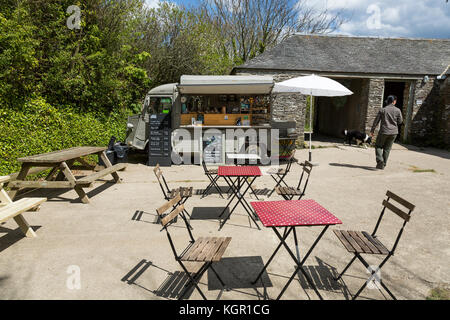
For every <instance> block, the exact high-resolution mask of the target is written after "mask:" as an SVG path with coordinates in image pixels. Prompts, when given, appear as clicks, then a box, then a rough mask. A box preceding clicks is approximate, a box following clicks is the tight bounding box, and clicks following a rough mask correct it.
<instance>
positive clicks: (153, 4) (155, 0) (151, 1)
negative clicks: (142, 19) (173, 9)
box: [145, 0, 160, 8]
mask: <svg viewBox="0 0 450 320" xmlns="http://www.w3.org/2000/svg"><path fill="white" fill-rule="evenodd" d="M159 3H160V2H159V0H145V4H146V5H147V7H149V8H157V7H159Z"/></svg>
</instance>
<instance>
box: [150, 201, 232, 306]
mask: <svg viewBox="0 0 450 320" xmlns="http://www.w3.org/2000/svg"><path fill="white" fill-rule="evenodd" d="M180 200H181V197H180V195H178V196H176V197H175V198H173V199H172V200H170V201H169V202H167V203H165V204H164V205H163V206H161V207H160V208H159V209H157V210H156V212H157V213H158V215H159V216H160V217H161V219H160V221H161V225H162V226H163V229H164V230H166V234H167V238H168V240H169V243H170V247H171V248H172V251H173V254H174V256H175V260H176V261H177V262H178V263H179V264H180V266H181V268H182V269H183V271H184V272H185V273H186V275H187V276H188V277H189V282H188V283H186V285H185V287H184V290H183V291H182V293H181V294H180V296H179V297H178V299H179V300H181V299H182V298H183V296H184V295H185V294H186V292H187V291H188V290H189V289H190V288H192V286H195V288H196V289H197V290H198V292H199V293H200V295H201V296H202V298H203V299H204V300H207V299H206V297H205V295H204V294H203V292H202V291H201V290H200V288H199V286H198V282H199V281H200V279H201V277H202V276H203V274H204V273H205V272H206V271H207V270H208V268H211V270H212V271H213V272H214V274H215V275H216V277H217V279H219V281H220V283H221V284H222V286H223V287H225V283H224V282H223V280H222V279H221V278H220V276H219V275H218V273H217V272H216V270H215V269H214V268H213V266H212V265H213V263H214V262H219V261H220V260H221V259H222V256H223V254H224V253H225V250H226V249H227V247H228V244H229V243H230V241H231V238H230V237H221V238H218V237H200V238H198V239H194V237H193V236H192V232H191V230H190V228H189V227H188V223H187V220H186V219H185V218H184V217H183V220H184V222H185V223H186V227H187V228H186V229H187V230H188V233H189V238H190V241H189V244H188V246H187V247H186V248H185V249H184V250H183V251H182V253H181V254H178V253H177V251H176V248H175V245H174V243H173V241H172V237H171V236H170V233H169V229H168V227H169V226H170V224H171V222H172V221H173V220H174V219H175V218H176V217H177V216H178V214H180V213H181V212H183V210H184V206H183V205H182V204H180ZM170 208H173V209H172V210H171V211H170V212H169V213H168V214H166V215H165V213H166V212H167V211H168V210H169V209H170ZM184 262H199V263H203V264H202V266H201V267H200V269H199V270H198V271H197V272H196V273H194V274H191V273H190V272H189V271H188V270H187V269H186V267H185V265H184Z"/></svg>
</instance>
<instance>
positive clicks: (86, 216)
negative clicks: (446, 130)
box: [0, 145, 450, 300]
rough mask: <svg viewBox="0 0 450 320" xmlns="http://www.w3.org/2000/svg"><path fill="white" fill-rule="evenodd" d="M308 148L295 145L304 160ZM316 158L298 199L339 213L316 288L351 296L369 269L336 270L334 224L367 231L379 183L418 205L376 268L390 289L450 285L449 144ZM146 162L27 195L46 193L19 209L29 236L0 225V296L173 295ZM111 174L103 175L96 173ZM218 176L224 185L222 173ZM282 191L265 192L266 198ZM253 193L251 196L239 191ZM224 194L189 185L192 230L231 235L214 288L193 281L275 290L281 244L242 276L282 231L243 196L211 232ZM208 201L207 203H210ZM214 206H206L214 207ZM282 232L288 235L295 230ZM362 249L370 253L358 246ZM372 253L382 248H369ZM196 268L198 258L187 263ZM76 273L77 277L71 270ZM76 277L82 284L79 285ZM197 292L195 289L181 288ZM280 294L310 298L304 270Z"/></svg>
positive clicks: (315, 256) (173, 275)
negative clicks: (378, 160) (100, 179)
mask: <svg viewBox="0 0 450 320" xmlns="http://www.w3.org/2000/svg"><path fill="white" fill-rule="evenodd" d="M307 157H308V150H298V151H297V153H296V158H297V159H299V161H303V160H305V159H307ZM313 162H316V163H318V164H319V165H318V166H316V167H314V168H313V171H312V173H311V178H310V183H309V186H308V189H307V194H306V196H305V199H314V200H316V201H317V202H319V203H320V204H321V205H322V206H324V207H325V208H326V209H328V210H329V211H330V212H332V213H333V214H334V215H335V216H336V217H338V218H339V219H340V220H342V222H343V224H342V225H338V226H332V227H330V229H329V230H328V231H327V233H326V234H325V235H324V237H323V238H322V240H321V241H320V242H319V244H318V245H317V247H316V248H315V250H314V251H313V252H312V254H311V256H310V257H309V259H308V260H307V262H306V266H307V267H306V270H307V271H308V273H309V274H310V275H311V277H312V278H313V281H314V283H315V284H316V286H317V287H318V289H319V291H320V293H321V294H322V296H323V297H324V299H333V300H339V299H351V297H352V294H354V293H356V291H357V290H358V289H359V287H360V286H361V285H362V284H363V283H364V282H365V281H366V280H367V279H368V277H369V274H368V272H367V271H366V269H365V268H364V267H363V265H362V264H361V263H360V262H359V261H355V263H354V264H353V265H352V267H351V268H350V269H349V270H348V271H347V273H346V275H345V276H344V277H343V278H342V280H340V281H338V282H336V281H334V280H333V275H336V274H337V273H338V272H340V271H341V270H342V269H343V267H344V266H345V265H346V263H347V262H348V261H349V260H350V259H351V258H352V255H351V254H350V253H348V252H347V250H345V248H344V247H343V246H342V245H341V243H340V241H339V240H338V239H337V238H336V236H335V235H334V233H333V232H332V230H333V229H336V228H337V229H344V230H365V231H368V232H369V233H370V232H372V230H373V228H374V226H375V223H376V221H377V219H378V216H379V214H380V211H381V208H382V206H381V203H382V200H383V199H384V198H385V193H386V191H387V190H391V191H392V192H394V193H396V194H398V195H399V196H401V197H404V198H405V199H406V200H408V201H410V202H411V203H413V204H415V205H416V209H415V211H414V212H413V214H412V217H411V221H410V222H409V223H408V224H407V226H406V228H405V231H404V234H403V236H402V239H401V241H400V243H399V245H398V247H397V251H396V254H395V256H393V257H392V258H391V259H390V260H389V262H388V263H387V264H386V265H385V266H384V267H383V269H382V271H381V277H382V279H383V280H384V281H385V283H386V285H387V286H388V287H389V288H390V289H391V291H392V292H393V293H394V294H395V295H396V296H397V298H399V299H425V298H426V296H427V295H428V294H429V292H430V290H431V289H432V288H435V287H448V286H449V285H450V268H449V265H450V246H449V244H450V232H449V231H450V212H449V208H450V200H449V199H450V197H449V195H450V179H449V178H450V153H449V152H446V151H442V150H436V149H418V148H407V147H405V146H401V145H395V147H394V149H393V150H392V152H391V156H390V160H389V163H388V165H387V167H386V169H385V170H383V171H379V170H375V169H374V166H375V159H374V150H373V149H362V148H356V147H348V146H341V145H329V146H328V147H327V148H316V149H315V150H313ZM152 169H153V168H152V167H147V166H145V165H143V164H130V165H129V166H128V168H127V170H126V171H124V172H119V175H120V177H121V178H123V183H121V184H111V183H109V182H108V183H97V184H95V186H94V188H93V189H92V190H90V192H89V193H88V195H89V197H90V198H91V203H90V204H87V205H86V204H82V203H81V202H79V201H78V200H77V195H76V193H75V191H65V192H59V193H55V192H52V191H49V190H36V191H33V192H31V193H28V194H26V196H29V197H34V196H45V197H48V198H49V199H48V201H47V202H46V203H44V204H43V205H42V207H41V210H40V211H38V212H28V213H25V217H26V219H27V220H28V222H29V223H30V224H31V225H32V226H33V227H34V229H35V231H36V233H37V235H38V237H37V238H24V237H23V236H22V234H21V233H20V230H19V229H18V227H17V225H16V224H15V222H14V221H13V220H10V221H8V222H7V223H5V224H2V225H1V226H0V288H1V290H0V299H176V298H177V296H178V295H179V293H180V290H181V287H182V284H183V283H184V282H183V281H185V280H186V279H185V278H184V277H183V276H182V274H181V273H180V272H181V268H180V267H179V265H178V263H177V262H176V261H175V259H174V256H173V254H172V251H171V249H170V246H169V242H168V241H167V237H166V234H165V232H164V231H163V232H160V230H161V226H160V225H159V224H155V220H156V211H155V209H156V208H157V207H159V206H161V205H162V204H163V203H164V201H163V198H162V192H161V190H160V188H159V185H158V183H157V181H156V178H155V176H154V174H153V171H152ZM162 170H163V172H164V175H165V177H166V179H167V180H168V184H169V186H171V187H173V188H175V187H178V186H193V187H194V190H201V189H203V188H205V187H206V185H207V184H208V181H207V178H206V177H205V175H204V174H203V170H202V168H201V166H194V165H192V166H172V167H170V168H162ZM300 172H301V167H300V166H298V165H296V164H295V165H293V169H292V172H291V173H290V174H289V176H288V177H287V179H286V180H287V182H288V184H290V185H293V186H295V185H296V184H297V182H298V178H299V175H300ZM105 178H106V179H105V181H108V180H109V179H110V177H105ZM220 185H223V186H226V184H225V181H223V180H222V181H221V183H220ZM254 186H255V187H256V189H259V190H263V189H264V188H267V189H271V188H273V186H274V181H273V180H272V179H271V178H270V177H269V176H263V177H261V178H259V179H257V180H256V182H255V184H254ZM260 198H261V199H263V200H280V199H281V198H280V197H278V196H277V195H276V193H274V194H273V195H272V197H271V198H267V197H266V196H264V195H261V196H260ZM247 199H248V200H249V201H254V200H255V199H254V196H253V195H251V196H248V197H247ZM226 203H227V201H226V200H224V199H222V198H220V197H219V195H218V194H211V195H209V196H208V197H206V198H204V199H200V196H199V195H194V196H193V197H192V198H191V199H189V200H188V201H187V203H186V208H187V210H188V212H192V220H191V224H192V226H193V228H194V230H193V234H194V237H196V238H197V237H200V236H217V237H223V236H230V237H232V238H233V239H232V241H231V243H230V245H229V246H228V249H227V250H226V252H225V254H224V258H223V259H222V261H221V262H220V263H218V264H217V265H216V270H217V271H218V272H219V274H220V275H221V276H222V278H223V280H224V281H225V283H226V284H227V289H226V290H222V288H221V286H220V283H219V282H218V281H217V279H216V278H215V276H214V274H212V273H210V272H207V273H205V275H204V276H203V277H202V279H201V280H200V288H201V289H202V291H203V292H204V293H205V295H206V296H207V297H208V299H218V298H219V299H243V300H246V299H252V300H254V299H275V298H276V297H277V295H278V294H279V292H280V290H281V288H282V287H283V286H284V284H285V283H286V281H287V280H288V278H289V277H290V275H291V273H292V272H293V271H294V262H293V260H292V259H291V257H290V256H289V255H288V253H287V252H286V250H284V249H281V250H280V251H279V253H278V254H277V256H276V257H275V259H274V261H273V262H272V264H271V265H270V266H269V268H268V270H267V273H265V274H264V275H263V278H262V280H261V281H259V282H257V283H256V284H255V285H252V284H251V281H252V280H253V279H254V278H255V277H256V275H257V274H258V273H259V271H260V269H261V268H262V266H263V265H264V263H265V262H266V261H267V260H268V259H269V257H270V255H271V254H272V252H273V250H274V249H275V247H276V246H277V245H278V243H279V241H278V239H277V238H276V236H275V234H274V232H273V231H272V230H271V229H267V228H264V227H263V226H262V225H261V223H260V222H258V223H259V224H260V226H261V230H258V229H257V228H256V227H255V226H254V225H253V224H252V223H250V221H249V218H248V216H247V214H246V213H245V211H244V210H243V209H242V207H240V206H238V209H237V211H236V212H235V213H234V214H233V215H232V216H231V219H230V220H229V221H228V222H227V224H226V225H225V226H224V227H223V228H222V229H221V230H220V231H219V230H218V227H219V220H218V219H217V210H218V209H214V208H218V207H223V206H225V204H226ZM208 208H210V209H208ZM211 208H212V209H211ZM402 222H403V220H402V219H400V218H399V217H398V216H396V215H395V214H393V213H389V212H387V214H386V215H385V220H384V223H382V224H381V226H380V231H379V237H380V239H381V240H382V241H383V243H384V244H385V245H386V246H387V247H388V248H389V249H390V248H391V247H392V245H393V240H394V238H395V236H396V235H397V233H398V231H399V230H400V228H401V225H402ZM321 229H322V228H321V227H310V228H298V229H297V234H298V236H299V241H300V255H303V254H305V252H306V250H307V249H308V248H309V247H310V246H311V244H312V243H313V241H314V240H315V239H316V237H317V235H318V234H319V233H320V231H321ZM171 234H172V236H173V237H174V239H175V244H176V246H177V248H178V250H179V252H181V251H182V250H183V249H184V248H185V246H186V245H187V243H188V234H187V230H186V228H184V224H183V222H182V220H181V219H178V222H177V223H175V224H174V225H173V226H172V227H171ZM288 243H289V244H290V245H292V246H293V240H292V238H289V241H288ZM366 256H367V255H366ZM367 258H368V261H369V262H370V263H371V264H374V265H375V264H378V263H380V262H381V259H382V258H381V257H380V256H373V257H367ZM189 267H190V268H193V270H194V269H195V268H196V267H197V265H195V264H189ZM78 280H79V281H78ZM78 285H79V286H78ZM187 297H188V298H189V299H200V298H201V297H200V295H199V294H198V292H197V291H196V290H191V291H190V292H189V294H188V295H187ZM360 298H361V299H381V300H383V299H389V296H388V295H387V293H386V292H384V291H380V290H378V289H376V288H375V289H369V288H366V289H365V290H364V291H363V292H362V294H361V296H360ZM283 299H298V300H306V299H318V298H317V296H316V295H315V293H314V291H313V290H312V289H311V288H310V287H309V286H308V284H307V283H306V281H305V279H304V278H303V276H301V275H300V276H299V277H296V279H295V280H294V281H293V282H292V283H291V285H290V286H289V288H288V289H287V291H286V292H285V293H284V296H283Z"/></svg>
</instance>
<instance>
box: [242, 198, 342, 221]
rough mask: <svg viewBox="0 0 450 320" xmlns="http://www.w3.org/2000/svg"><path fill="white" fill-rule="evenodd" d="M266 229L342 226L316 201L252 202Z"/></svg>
mask: <svg viewBox="0 0 450 320" xmlns="http://www.w3.org/2000/svg"><path fill="white" fill-rule="evenodd" d="M250 204H251V205H252V207H253V209H254V210H255V213H256V214H257V215H258V217H259V219H260V220H261V222H262V224H263V225H264V226H265V227H288V226H320V225H334V224H341V223H342V221H341V220H339V219H338V218H336V217H335V216H334V215H333V214H332V213H331V212H329V211H328V210H327V209H325V208H324V207H322V206H321V205H320V204H318V203H317V202H316V201H314V200H281V201H257V202H250Z"/></svg>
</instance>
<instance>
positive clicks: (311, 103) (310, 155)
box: [309, 93, 313, 162]
mask: <svg viewBox="0 0 450 320" xmlns="http://www.w3.org/2000/svg"><path fill="white" fill-rule="evenodd" d="M312 99H313V96H312V93H311V95H310V99H309V162H311V161H312V153H311V136H312V107H313V101H312Z"/></svg>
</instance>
